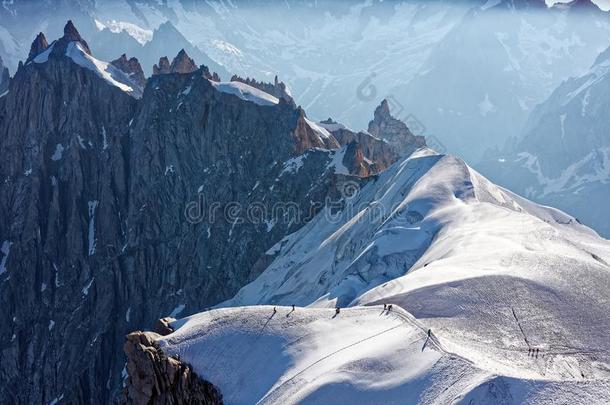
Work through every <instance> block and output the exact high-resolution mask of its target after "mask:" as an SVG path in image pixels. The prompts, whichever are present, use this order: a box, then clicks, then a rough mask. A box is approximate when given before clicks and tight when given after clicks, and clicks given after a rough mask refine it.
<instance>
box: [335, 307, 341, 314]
mask: <svg viewBox="0 0 610 405" xmlns="http://www.w3.org/2000/svg"><path fill="white" fill-rule="evenodd" d="M339 312H341V308H339V307H337V308H335V315H339Z"/></svg>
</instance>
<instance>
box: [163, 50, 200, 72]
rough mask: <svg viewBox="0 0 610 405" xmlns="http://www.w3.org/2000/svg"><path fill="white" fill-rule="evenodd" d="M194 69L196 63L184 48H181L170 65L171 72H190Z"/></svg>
mask: <svg viewBox="0 0 610 405" xmlns="http://www.w3.org/2000/svg"><path fill="white" fill-rule="evenodd" d="M196 70H197V65H196V64H195V62H194V61H193V59H191V58H190V57H189V56H188V54H187V53H186V51H185V50H184V49H181V50H180V52H178V55H176V57H175V58H174V60H173V61H172V64H171V66H170V72H171V73H192V72H194V71H196Z"/></svg>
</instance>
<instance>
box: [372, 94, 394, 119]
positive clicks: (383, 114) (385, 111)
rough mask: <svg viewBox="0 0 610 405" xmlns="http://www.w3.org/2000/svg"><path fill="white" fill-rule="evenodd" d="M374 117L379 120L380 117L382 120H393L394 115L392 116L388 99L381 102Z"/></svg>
mask: <svg viewBox="0 0 610 405" xmlns="http://www.w3.org/2000/svg"><path fill="white" fill-rule="evenodd" d="M374 117H375V119H377V118H378V117H379V118H380V119H387V118H393V117H392V115H391V114H390V105H389V104H388V100H387V99H385V98H384V99H383V100H382V101H381V104H379V105H378V106H377V108H376V109H375V114H374Z"/></svg>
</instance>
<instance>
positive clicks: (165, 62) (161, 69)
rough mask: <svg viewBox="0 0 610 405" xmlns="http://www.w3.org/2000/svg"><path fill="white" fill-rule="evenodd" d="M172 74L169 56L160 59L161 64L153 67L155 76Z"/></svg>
mask: <svg viewBox="0 0 610 405" xmlns="http://www.w3.org/2000/svg"><path fill="white" fill-rule="evenodd" d="M168 73H170V67H169V59H167V56H162V57H160V58H159V63H158V64H156V65H154V66H153V75H164V74H168Z"/></svg>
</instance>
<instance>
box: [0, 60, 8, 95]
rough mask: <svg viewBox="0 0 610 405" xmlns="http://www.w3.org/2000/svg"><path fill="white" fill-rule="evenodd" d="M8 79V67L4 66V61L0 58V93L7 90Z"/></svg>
mask: <svg viewBox="0 0 610 405" xmlns="http://www.w3.org/2000/svg"><path fill="white" fill-rule="evenodd" d="M9 80H10V75H9V72H8V68H7V67H6V66H4V62H3V61H2V58H0V95H2V94H4V93H5V92H6V91H7V90H8V82H9Z"/></svg>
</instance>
